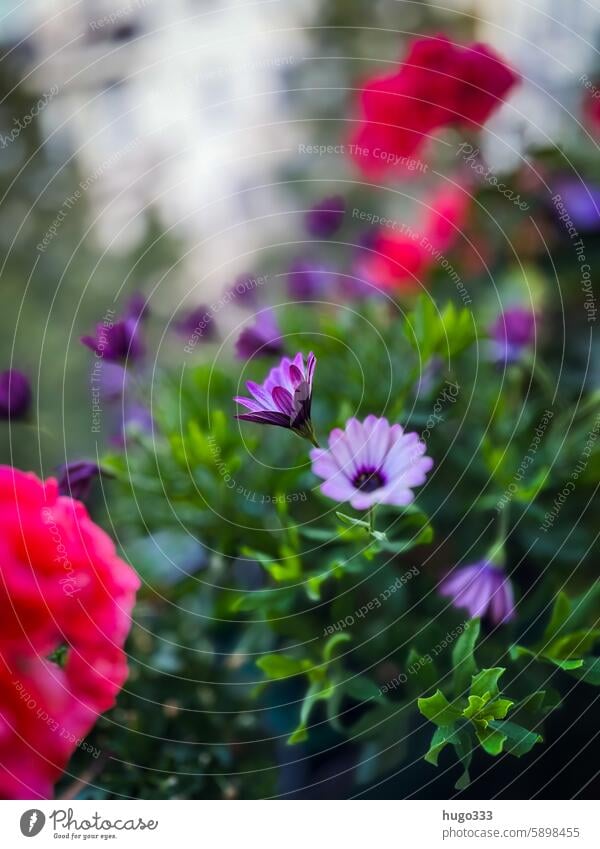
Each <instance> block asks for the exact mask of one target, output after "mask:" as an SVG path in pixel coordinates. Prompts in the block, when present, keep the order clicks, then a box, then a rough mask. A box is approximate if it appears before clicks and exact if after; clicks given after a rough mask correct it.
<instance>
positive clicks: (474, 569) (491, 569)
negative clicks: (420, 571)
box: [440, 560, 515, 625]
mask: <svg viewBox="0 0 600 849" xmlns="http://www.w3.org/2000/svg"><path fill="white" fill-rule="evenodd" d="M440 593H441V595H443V596H445V597H446V598H450V599H451V600H452V604H453V605H454V607H460V608H464V609H466V610H468V611H469V615H470V616H471V617H472V618H473V619H476V618H477V619H479V618H481V617H483V616H488V617H489V619H490V620H491V622H492V623H493V624H494V625H500V624H501V623H503V622H510V620H511V619H514V616H515V602H514V595H513V588H512V584H511V582H510V578H508V577H507V576H506V575H505V573H504V569H503V568H502V567H501V566H496V565H495V564H494V563H492V562H491V560H480V561H479V562H478V563H473V564H472V565H471V566H463V567H462V568H461V569H455V570H454V571H453V572H451V573H450V575H448V577H447V578H445V579H444V581H442V584H441V586H440Z"/></svg>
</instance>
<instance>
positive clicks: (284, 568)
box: [241, 545, 302, 583]
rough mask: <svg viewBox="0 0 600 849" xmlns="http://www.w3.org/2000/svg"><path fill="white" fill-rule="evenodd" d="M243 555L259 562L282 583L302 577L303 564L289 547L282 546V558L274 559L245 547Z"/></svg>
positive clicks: (242, 550) (242, 551)
mask: <svg viewBox="0 0 600 849" xmlns="http://www.w3.org/2000/svg"><path fill="white" fill-rule="evenodd" d="M241 553H242V554H243V556H244V557H247V558H248V559H250V560H257V561H258V562H259V563H260V565H261V566H262V567H263V569H265V570H266V571H267V572H268V573H269V575H271V577H272V578H273V579H274V580H275V581H277V583H281V582H282V581H297V580H299V579H300V578H301V577H302V564H301V562H300V558H299V557H298V555H297V554H296V552H295V551H293V550H292V549H291V548H290V547H289V546H287V545H282V546H281V552H280V553H281V558H274V557H271V556H270V555H268V554H264V552H262V551H255V550H254V549H252V548H248V547H247V546H243V547H242V549H241Z"/></svg>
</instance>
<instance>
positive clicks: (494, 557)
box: [488, 506, 509, 566]
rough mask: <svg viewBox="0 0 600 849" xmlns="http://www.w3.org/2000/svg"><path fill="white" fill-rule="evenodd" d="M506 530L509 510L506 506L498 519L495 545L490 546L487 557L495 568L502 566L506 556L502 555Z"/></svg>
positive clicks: (506, 535) (506, 534)
mask: <svg viewBox="0 0 600 849" xmlns="http://www.w3.org/2000/svg"><path fill="white" fill-rule="evenodd" d="M508 529H509V508H508V506H506V507H505V508H504V509H503V510H502V511H501V513H500V516H499V518H498V535H497V537H496V541H495V543H494V544H493V545H492V547H491V549H490V553H489V555H488V557H489V560H490V561H491V562H492V563H493V564H494V565H495V566H504V563H505V560H506V555H505V553H504V546H505V545H506V539H507V537H508Z"/></svg>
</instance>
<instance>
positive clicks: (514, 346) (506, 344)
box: [490, 307, 535, 363]
mask: <svg viewBox="0 0 600 849" xmlns="http://www.w3.org/2000/svg"><path fill="white" fill-rule="evenodd" d="M490 335H491V337H492V340H493V342H494V359H495V360H496V361H497V362H506V363H514V362H518V360H519V359H520V357H521V355H522V353H523V351H524V350H525V349H526V348H529V347H530V346H531V345H532V344H533V342H534V341H535V313H534V312H532V311H531V310H530V309H526V308H525V307H510V308H509V309H507V310H505V311H504V312H503V313H502V314H501V315H499V316H498V318H497V319H496V321H495V322H494V324H493V325H492V327H491V328H490Z"/></svg>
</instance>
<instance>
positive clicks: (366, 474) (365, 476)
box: [352, 469, 385, 492]
mask: <svg viewBox="0 0 600 849" xmlns="http://www.w3.org/2000/svg"><path fill="white" fill-rule="evenodd" d="M384 483H385V480H384V479H383V476H382V474H381V472H380V471H379V470H378V469H361V470H360V471H359V472H357V474H356V475H355V476H354V479H353V481H352V486H353V487H354V488H355V489H360V490H361V491H362V492H375V490H376V489H381V487H382V486H383V485H384Z"/></svg>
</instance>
